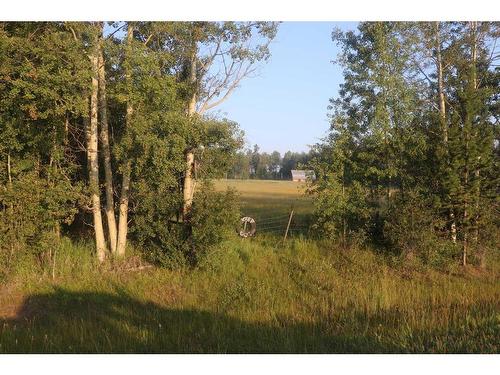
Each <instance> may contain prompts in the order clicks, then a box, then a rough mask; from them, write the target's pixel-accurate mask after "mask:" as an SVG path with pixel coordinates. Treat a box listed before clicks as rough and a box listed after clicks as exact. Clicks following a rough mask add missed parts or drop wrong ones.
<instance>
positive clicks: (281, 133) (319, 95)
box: [215, 22, 357, 154]
mask: <svg viewBox="0 0 500 375" xmlns="http://www.w3.org/2000/svg"><path fill="white" fill-rule="evenodd" d="M356 26H357V23H353V22H284V23H282V24H280V26H279V30H278V34H277V36H276V38H275V40H274V41H273V42H272V44H271V46H270V49H271V59H270V60H269V61H268V62H267V63H265V65H262V66H261V67H260V68H259V75H258V76H256V77H251V78H247V79H246V80H244V81H242V83H241V85H240V87H239V88H238V89H237V90H235V91H234V92H233V94H232V95H231V96H230V97H229V98H228V99H227V100H226V101H225V102H224V103H222V104H221V105H220V106H219V107H217V110H216V111H215V112H219V113H220V115H222V116H225V117H227V118H228V119H230V120H233V121H236V122H237V123H239V125H240V127H241V128H242V129H243V130H244V131H245V140H246V143H247V144H246V147H252V146H253V145H254V144H258V145H259V147H260V150H261V151H266V152H272V151H274V150H277V151H279V152H280V153H282V154H283V153H284V152H286V151H288V150H290V151H308V150H309V147H308V146H309V145H312V144H314V143H317V142H318V141H319V140H320V139H321V138H322V137H324V136H325V135H326V133H327V130H328V128H329V124H328V119H327V114H328V110H327V106H328V103H329V99H330V98H332V97H336V96H337V92H338V89H339V84H340V83H342V71H341V68H340V67H339V66H338V65H335V64H333V63H332V62H331V61H332V60H334V59H335V58H336V56H337V54H338V52H339V50H338V47H337V46H336V45H335V43H334V42H333V41H332V39H331V34H332V30H333V28H334V27H340V28H341V29H343V30H348V29H355V28H356Z"/></svg>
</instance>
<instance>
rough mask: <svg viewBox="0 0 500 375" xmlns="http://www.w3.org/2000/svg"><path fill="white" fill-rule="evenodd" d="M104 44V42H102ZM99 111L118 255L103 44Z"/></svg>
mask: <svg viewBox="0 0 500 375" xmlns="http://www.w3.org/2000/svg"><path fill="white" fill-rule="evenodd" d="M101 42H102V40H101ZM99 111H100V115H101V144H102V153H103V162H104V178H105V180H104V182H105V185H104V186H105V191H106V218H107V221H108V236H109V243H110V248H111V253H112V254H115V253H116V242H117V229H116V218H115V204H114V198H113V171H112V169H111V152H110V148H109V130H108V112H107V100H106V73H105V67H104V54H103V51H102V43H99Z"/></svg>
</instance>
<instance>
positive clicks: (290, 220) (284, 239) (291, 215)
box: [283, 209, 293, 242]
mask: <svg viewBox="0 0 500 375" xmlns="http://www.w3.org/2000/svg"><path fill="white" fill-rule="evenodd" d="M292 217H293V209H292V211H290V217H289V218H288V224H287V226H286V231H285V237H284V238H283V242H285V241H286V237H287V236H288V229H290V223H291V222H292Z"/></svg>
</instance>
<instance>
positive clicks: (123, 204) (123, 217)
mask: <svg viewBox="0 0 500 375" xmlns="http://www.w3.org/2000/svg"><path fill="white" fill-rule="evenodd" d="M133 37H134V29H133V27H132V25H131V24H130V23H129V25H128V31H127V52H126V57H125V58H126V59H130V54H131V52H130V49H131V48H132V40H133ZM128 63H130V61H129V62H128ZM125 79H126V81H127V86H128V87H129V90H130V85H131V72H130V69H129V67H128V65H126V68H125ZM132 115H133V107H132V103H131V102H130V98H129V99H128V101H127V112H126V116H125V132H127V131H128V129H130V127H131V122H132ZM131 168H132V167H131V163H130V160H127V161H126V163H125V166H124V170H123V177H122V190H121V194H120V209H119V220H118V243H117V245H116V253H117V255H118V256H119V257H122V256H124V255H125V249H126V247H127V233H128V203H129V191H130V174H131Z"/></svg>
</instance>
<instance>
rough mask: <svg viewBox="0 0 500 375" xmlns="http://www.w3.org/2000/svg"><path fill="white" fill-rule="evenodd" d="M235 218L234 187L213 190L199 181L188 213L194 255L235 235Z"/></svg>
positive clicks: (237, 206)
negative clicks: (199, 186)
mask: <svg viewBox="0 0 500 375" xmlns="http://www.w3.org/2000/svg"><path fill="white" fill-rule="evenodd" d="M239 219H240V210H239V204H238V195H237V193H236V191H235V190H231V189H228V190H227V191H225V192H216V191H215V190H214V188H213V187H212V186H210V185H208V184H204V185H202V186H201V188H200V191H199V192H198V193H197V194H196V195H195V197H194V202H193V207H192V210H191V214H190V217H189V222H190V224H191V227H192V236H193V244H194V247H195V249H196V254H197V256H199V255H203V253H205V252H206V251H207V250H209V249H210V248H211V247H212V246H214V245H216V244H219V243H220V242H222V241H223V240H225V239H227V238H228V237H229V236H231V235H235V233H236V229H237V227H238V221H239Z"/></svg>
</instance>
